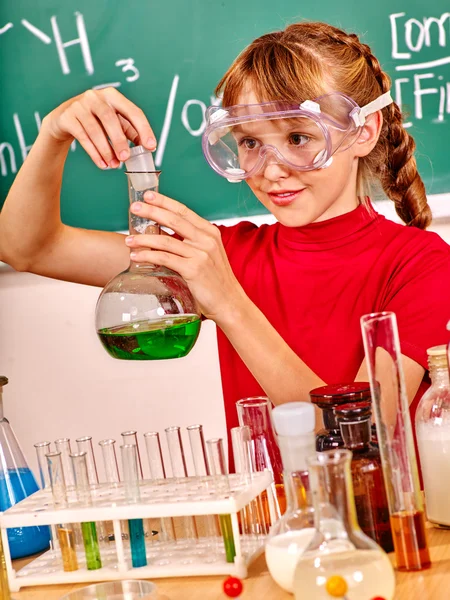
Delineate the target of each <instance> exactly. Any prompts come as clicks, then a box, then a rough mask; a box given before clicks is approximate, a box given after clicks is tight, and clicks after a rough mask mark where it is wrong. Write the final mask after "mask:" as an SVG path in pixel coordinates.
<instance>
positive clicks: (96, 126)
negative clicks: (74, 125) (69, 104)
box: [74, 104, 119, 168]
mask: <svg viewBox="0 0 450 600" xmlns="http://www.w3.org/2000/svg"><path fill="white" fill-rule="evenodd" d="M74 113H75V116H76V118H77V121H78V123H79V125H80V127H81V128H82V129H84V131H85V133H86V138H85V139H84V142H85V143H86V142H87V143H88V144H89V145H90V146H91V148H92V146H93V147H95V150H96V152H97V154H98V155H100V156H101V158H102V160H103V161H104V162H105V163H106V165H109V166H110V167H112V168H115V167H117V166H118V165H119V161H118V160H117V157H116V155H115V153H114V150H113V148H112V147H111V144H110V143H109V142H108V139H107V137H106V135H105V132H104V130H103V128H102V127H101V125H100V123H99V121H98V120H97V119H96V118H95V116H94V115H93V114H92V113H91V112H89V110H87V109H86V108H85V107H84V106H83V105H82V104H78V105H76V106H75V107H74ZM76 137H77V139H78V140H79V141H80V143H81V144H82V145H83V147H84V148H85V145H84V144H83V140H82V139H80V133H78V135H76ZM85 149H86V148H85ZM88 154H89V155H90V156H91V153H90V152H88ZM91 158H92V156H91ZM94 162H97V161H94Z"/></svg>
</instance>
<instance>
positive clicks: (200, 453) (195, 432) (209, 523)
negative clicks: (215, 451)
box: [187, 425, 225, 542]
mask: <svg viewBox="0 0 450 600" xmlns="http://www.w3.org/2000/svg"><path fill="white" fill-rule="evenodd" d="M187 431H188V434H189V443H190V446H191V452H192V461H193V463H194V471H195V474H196V475H197V477H206V476H207V475H209V468H208V461H207V458H206V446H205V438H204V436H203V427H202V425H189V427H187ZM204 522H205V530H206V536H207V537H208V538H210V539H211V540H212V541H213V542H215V540H216V537H217V534H218V531H217V523H216V517H215V516H214V515H205V518H204ZM224 541H225V540H224Z"/></svg>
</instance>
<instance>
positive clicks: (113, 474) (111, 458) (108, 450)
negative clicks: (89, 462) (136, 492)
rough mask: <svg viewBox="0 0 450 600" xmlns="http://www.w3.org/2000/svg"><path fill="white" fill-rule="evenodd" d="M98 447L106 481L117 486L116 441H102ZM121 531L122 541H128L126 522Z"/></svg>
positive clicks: (118, 477) (121, 526) (118, 480)
mask: <svg viewBox="0 0 450 600" xmlns="http://www.w3.org/2000/svg"><path fill="white" fill-rule="evenodd" d="M98 445H99V446H100V448H101V449H102V457H103V466H104V469H105V480H106V482H107V483H112V484H116V483H119V482H120V476H119V465H118V464H117V457H116V449H115V445H116V440H113V439H106V440H101V441H100V442H99V443H98ZM120 529H121V532H122V539H123V540H127V539H128V530H127V524H126V522H125V521H121V522H120ZM113 535H114V530H113V532H112V533H111V535H110V537H109V539H110V540H112V539H113V537H112V536H113Z"/></svg>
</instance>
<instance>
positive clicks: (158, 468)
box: [144, 431, 175, 542]
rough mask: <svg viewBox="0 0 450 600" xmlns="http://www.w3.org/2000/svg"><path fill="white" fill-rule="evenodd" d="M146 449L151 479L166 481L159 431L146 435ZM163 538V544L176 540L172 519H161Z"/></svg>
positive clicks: (149, 432) (161, 538)
mask: <svg viewBox="0 0 450 600" xmlns="http://www.w3.org/2000/svg"><path fill="white" fill-rule="evenodd" d="M144 440H145V447H146V449H147V458H148V466H149V469H150V479H153V480H156V479H165V478H166V471H165V469H164V462H163V458H162V452H161V442H160V440H159V433H158V432H157V431H148V432H147V433H144ZM160 522H161V526H160V530H161V536H160V540H161V541H163V542H171V541H173V540H174V539H175V531H174V528H173V520H172V518H170V517H164V518H162V519H161V521H160Z"/></svg>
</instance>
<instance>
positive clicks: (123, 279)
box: [95, 146, 201, 360]
mask: <svg viewBox="0 0 450 600" xmlns="http://www.w3.org/2000/svg"><path fill="white" fill-rule="evenodd" d="M131 152H132V159H133V160H134V159H136V160H138V159H139V160H140V161H141V162H140V163H139V166H140V165H141V164H142V162H144V164H145V163H147V164H148V163H149V162H151V165H153V159H152V157H151V153H150V152H148V151H146V150H145V149H143V148H142V146H136V147H135V148H132V149H131ZM139 153H140V154H139ZM144 159H145V160H144ZM130 160H131V159H130ZM130 160H129V161H127V168H128V169H130V166H129V163H130ZM133 168H135V167H133ZM159 174H160V172H159V171H155V170H147V171H131V170H128V171H127V172H126V175H127V177H128V191H129V198H130V203H133V202H144V194H145V192H147V191H158V178H159ZM129 227H130V234H132V235H134V236H139V235H140V234H153V235H162V233H161V230H160V227H159V225H158V224H157V223H155V222H154V221H150V220H149V219H144V218H143V217H139V216H137V215H134V214H132V213H131V212H130V215H129ZM95 322H96V329H97V334H98V336H99V338H100V341H101V342H102V344H103V346H104V348H105V350H106V351H107V352H108V353H109V354H110V355H111V356H112V357H114V358H118V359H123V360H159V359H169V358H181V357H183V356H186V355H187V354H189V352H190V351H191V350H192V348H193V346H194V344H195V342H196V341H197V338H198V335H199V332H200V324H201V314H200V310H199V307H198V304H197V302H196V301H195V299H194V297H193V296H192V294H191V292H190V290H189V288H188V285H187V283H186V282H185V281H184V279H183V278H182V277H181V276H180V275H179V274H178V273H176V272H175V271H172V270H170V269H168V268H166V267H162V266H158V265H151V264H138V263H135V262H133V261H131V262H130V266H129V267H128V269H127V270H126V271H123V272H122V273H119V275H117V276H116V277H114V278H113V279H111V281H109V282H108V283H107V284H106V286H105V287H104V289H103V291H102V292H101V294H100V296H99V299H98V301H97V307H96V315H95Z"/></svg>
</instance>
